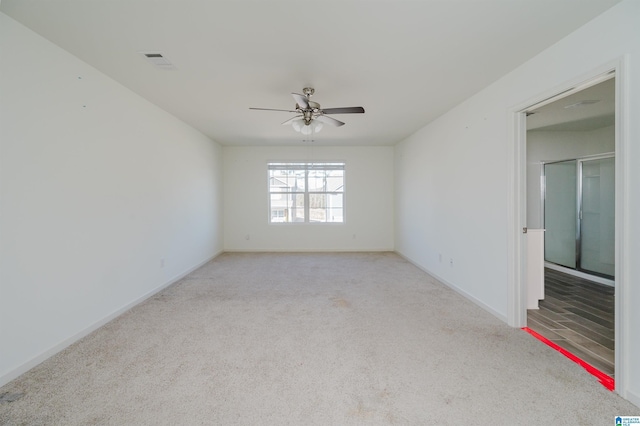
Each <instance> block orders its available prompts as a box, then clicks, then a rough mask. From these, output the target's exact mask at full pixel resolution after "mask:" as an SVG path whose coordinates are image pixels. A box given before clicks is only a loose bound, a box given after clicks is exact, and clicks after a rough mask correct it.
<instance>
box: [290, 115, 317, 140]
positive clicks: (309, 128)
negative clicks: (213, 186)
mask: <svg viewBox="0 0 640 426" xmlns="http://www.w3.org/2000/svg"><path fill="white" fill-rule="evenodd" d="M291 127H293V130H295V131H296V132H298V133H302V134H303V135H305V136H308V135H310V134H313V133H318V132H319V131H320V130H322V123H321V122H319V121H317V120H311V121H310V122H309V124H307V123H306V122H305V120H304V118H299V119H297V120H293V121H292V122H291Z"/></svg>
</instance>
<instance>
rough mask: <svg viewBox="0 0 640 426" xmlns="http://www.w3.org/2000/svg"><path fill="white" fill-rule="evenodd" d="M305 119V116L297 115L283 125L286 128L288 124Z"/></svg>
mask: <svg viewBox="0 0 640 426" xmlns="http://www.w3.org/2000/svg"><path fill="white" fill-rule="evenodd" d="M303 117H304V116H303V115H296V116H295V117H291V118H290V119H288V120H287V121H285V122H283V123H282V125H283V126H286V125H287V124H291V123H292V122H293V121H294V120H298V119H300V118H303Z"/></svg>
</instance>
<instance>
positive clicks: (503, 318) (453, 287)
mask: <svg viewBox="0 0 640 426" xmlns="http://www.w3.org/2000/svg"><path fill="white" fill-rule="evenodd" d="M395 253H396V254H397V255H398V256H400V257H402V258H403V259H405V260H406V261H407V262H410V263H411V264H413V265H414V266H415V267H417V268H419V269H421V270H422V271H424V272H425V273H427V274H429V275H430V276H432V277H433V278H435V279H436V280H438V281H439V282H441V283H442V284H444V285H446V286H447V287H449V288H450V289H451V290H453V291H455V292H456V293H458V294H460V295H461V296H463V297H464V298H466V299H468V300H470V301H471V302H473V303H474V304H476V305H478V306H480V307H481V308H482V309H484V310H485V311H487V312H489V313H490V314H492V315H493V316H495V317H496V318H498V319H499V320H501V321H503V322H505V323H507V316H506V315H504V314H502V313H500V312H498V311H496V310H495V309H493V308H492V307H491V306H489V305H487V304H486V303H484V302H483V301H481V300H480V299H477V298H476V297H474V296H472V295H471V294H469V293H467V292H466V291H464V290H462V289H461V288H460V287H458V286H456V285H454V284H452V283H450V282H448V281H447V280H445V279H443V278H441V277H439V276H438V275H436V274H434V273H433V272H431V271H429V270H428V269H426V268H423V267H422V266H421V265H420V264H419V263H418V262H416V261H415V260H413V259H411V258H410V257H408V256H405V255H404V254H402V253H400V252H398V251H396V252H395Z"/></svg>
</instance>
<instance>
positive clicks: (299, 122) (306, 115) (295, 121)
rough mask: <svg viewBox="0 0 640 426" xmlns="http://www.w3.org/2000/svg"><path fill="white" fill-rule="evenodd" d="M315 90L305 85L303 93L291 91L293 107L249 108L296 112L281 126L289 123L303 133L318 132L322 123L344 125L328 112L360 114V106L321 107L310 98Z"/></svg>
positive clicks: (362, 111) (361, 110)
mask: <svg viewBox="0 0 640 426" xmlns="http://www.w3.org/2000/svg"><path fill="white" fill-rule="evenodd" d="M314 92H315V89H314V88H313V87H305V88H304V89H302V93H304V94H303V95H301V94H299V93H292V94H291V96H293V99H294V100H295V101H296V106H295V109H293V110H287V109H272V108H249V109H255V110H261V111H283V112H291V113H294V114H297V115H296V116H295V117H292V118H290V119H288V120H287V121H285V122H284V123H282V125H283V126H286V125H288V124H291V126H292V127H293V129H294V130H295V131H296V132H300V133H302V134H303V135H310V134H311V133H318V132H319V131H320V130H321V129H322V125H323V124H329V125H332V126H335V127H340V126H344V122H342V121H340V120H336V119H335V118H333V117H328V114H362V113H364V108H362V107H342V108H324V109H323V108H321V107H320V104H319V103H317V102H314V101H312V100H311V99H310V98H311V96H312V95H313V93H314Z"/></svg>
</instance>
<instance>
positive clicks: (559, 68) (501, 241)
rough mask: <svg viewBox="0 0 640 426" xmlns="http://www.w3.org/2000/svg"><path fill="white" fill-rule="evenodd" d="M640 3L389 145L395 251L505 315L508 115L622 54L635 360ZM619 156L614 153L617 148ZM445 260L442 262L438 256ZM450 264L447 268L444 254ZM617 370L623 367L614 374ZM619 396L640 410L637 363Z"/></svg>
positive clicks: (629, 334)
mask: <svg viewBox="0 0 640 426" xmlns="http://www.w3.org/2000/svg"><path fill="white" fill-rule="evenodd" d="M638 22H640V2H638V1H636V0H625V1H623V2H621V3H620V4H618V5H616V6H614V7H613V8H612V9H610V10H609V11H607V12H605V13H604V14H602V15H600V16H599V17H598V18H596V19H594V20H593V21H591V22H589V23H588V24H586V25H585V26H583V27H582V28H580V29H579V30H577V31H576V32H574V33H573V34H571V35H569V36H567V37H566V38H565V39H563V40H561V41H559V42H558V43H556V44H555V45H553V46H552V47H550V48H549V49H547V50H545V51H543V52H542V53H540V54H539V55H537V56H536V57H534V58H532V59H531V60H530V61H528V62H527V63H525V64H523V65H522V66H520V67H519V68H517V69H515V70H514V71H512V72H511V73H509V74H507V75H506V76H504V77H503V78H501V79H500V80H498V81H497V82H495V83H494V84H492V85H490V86H489V87H487V88H485V89H484V90H483V91H481V92H480V93H478V94H476V95H475V96H473V97H471V98H469V99H468V100H466V101H465V102H463V103H462V104H460V105H458V106H457V107H456V108H454V109H453V110H451V111H449V112H448V113H446V114H444V115H443V116H441V117H440V118H438V119H437V120H435V121H434V122H432V123H431V124H429V125H427V126H426V127H424V128H423V129H421V130H420V131H419V132H417V133H416V134H414V135H412V136H411V137H409V138H408V139H406V140H405V141H403V142H401V143H400V144H399V145H398V146H397V147H396V166H395V174H396V200H397V201H396V249H397V251H398V252H399V253H400V254H402V255H404V256H406V257H407V258H409V259H412V260H413V261H414V262H415V263H417V264H418V265H419V266H421V267H422V268H424V269H426V270H428V271H430V272H432V273H433V274H435V275H437V276H439V277H441V278H442V279H444V280H445V281H446V282H447V283H449V284H450V285H452V286H454V287H455V288H457V289H458V290H459V291H461V292H464V293H466V294H467V295H469V296H470V297H472V298H475V299H476V300H477V301H478V302H479V303H480V304H482V305H484V306H485V307H486V308H487V309H489V310H490V311H492V312H494V313H495V314H496V315H498V316H500V317H502V318H504V317H505V316H506V315H507V310H508V309H507V308H508V306H507V303H508V299H507V297H508V288H509V284H510V283H509V282H508V276H509V275H508V274H509V268H510V265H509V264H508V259H509V257H508V252H507V246H508V237H509V234H508V219H509V217H508V211H509V208H510V205H511V204H510V203H511V200H510V198H509V193H510V188H509V186H508V185H509V183H508V182H509V180H510V179H511V178H512V176H510V174H509V170H510V169H509V167H510V166H511V164H512V162H513V161H514V159H512V158H509V157H508V155H509V152H510V151H511V148H510V144H513V143H514V142H515V135H514V134H513V132H512V126H513V123H512V120H513V115H512V114H511V111H513V109H514V108H515V107H516V106H518V105H523V104H524V103H526V102H528V101H530V100H535V99H537V100H541V99H542V98H541V97H542V96H543V95H547V96H550V95H553V93H552V90H553V89H556V88H561V87H563V88H566V84H568V82H570V81H576V80H578V79H580V78H582V77H583V76H586V75H591V74H592V73H593V72H594V71H595V70H599V69H603V68H604V67H605V65H607V64H611V63H614V62H616V61H619V60H620V59H621V58H623V57H625V58H626V64H627V65H628V72H627V73H625V76H626V78H627V79H628V80H627V81H628V88H627V92H626V93H627V94H628V100H627V105H626V106H627V112H628V117H629V118H631V119H630V120H627V121H625V123H624V126H625V131H626V132H628V133H627V136H628V140H629V141H630V143H629V146H628V151H627V152H626V153H624V154H625V155H624V157H625V158H626V161H627V164H628V166H627V168H626V171H627V176H626V181H627V183H628V188H627V194H626V196H625V202H626V203H627V204H626V208H625V209H624V212H623V213H624V215H625V216H626V218H627V221H626V223H625V226H626V228H625V231H626V234H627V236H628V246H627V247H625V250H624V251H625V253H624V255H625V258H626V260H627V261H626V262H622V264H623V266H622V267H623V268H624V271H623V272H624V274H623V275H624V276H625V283H626V287H624V288H625V289H626V290H625V291H626V293H625V295H624V296H623V297H622V300H621V303H623V304H624V305H625V306H626V310H625V311H624V312H625V313H626V317H625V318H624V319H623V327H622V329H621V330H620V332H621V333H620V339H619V340H620V345H621V348H623V351H624V355H625V359H627V360H637V359H640V333H639V332H638V327H639V326H640V310H638V309H635V308H633V307H637V306H640V285H638V283H640V263H639V262H637V261H636V259H640V222H638V221H637V220H633V218H637V217H640V167H635V165H637V164H640V144H638V143H637V142H638V141H640V120H637V119H635V117H639V116H640V71H639V70H640V25H638ZM618 154H619V155H620V152H618ZM439 253H442V254H443V257H444V259H443V262H442V263H440V262H439V260H438V254H439ZM450 257H451V258H453V259H454V265H453V267H451V266H450V265H449V264H448V259H449V258H450ZM618 368H620V369H619V370H618ZM616 369H617V370H616V380H617V386H618V387H617V390H618V391H619V392H620V393H621V395H623V396H624V397H626V398H628V399H630V400H631V401H632V402H634V403H635V404H636V405H640V363H637V362H629V363H628V364H626V365H624V366H616Z"/></svg>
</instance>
